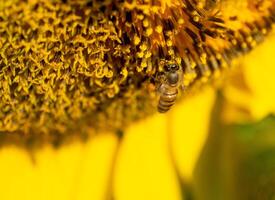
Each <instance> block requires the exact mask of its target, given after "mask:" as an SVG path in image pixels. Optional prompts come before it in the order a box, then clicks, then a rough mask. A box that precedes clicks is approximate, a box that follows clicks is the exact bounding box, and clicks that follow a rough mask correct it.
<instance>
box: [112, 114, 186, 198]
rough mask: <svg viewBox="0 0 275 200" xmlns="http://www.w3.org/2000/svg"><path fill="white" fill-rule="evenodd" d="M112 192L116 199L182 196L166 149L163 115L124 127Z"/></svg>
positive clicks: (165, 130)
mask: <svg viewBox="0 0 275 200" xmlns="http://www.w3.org/2000/svg"><path fill="white" fill-rule="evenodd" d="M114 196H115V199H117V200H129V199H131V200H141V199H142V200H147V199H148V200H151V199H158V200H161V199H163V200H167V199H169V200H179V199H182V198H181V193H180V188H179V184H178V180H177V177H176V174H175V171H174V168H173V165H172V162H171V157H170V152H169V149H168V144H167V121H166V116H165V115H160V114H158V115H155V116H153V117H152V118H148V119H145V120H144V121H143V122H140V123H137V124H135V125H133V126H131V127H130V128H129V129H128V130H127V132H126V135H125V138H124V140H123V143H122V144H121V147H120V153H119V155H118V158H117V165H116V168H115V178H114Z"/></svg>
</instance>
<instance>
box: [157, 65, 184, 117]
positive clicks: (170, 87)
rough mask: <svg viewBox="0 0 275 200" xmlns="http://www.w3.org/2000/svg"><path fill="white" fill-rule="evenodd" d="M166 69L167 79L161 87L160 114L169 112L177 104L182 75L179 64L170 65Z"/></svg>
mask: <svg viewBox="0 0 275 200" xmlns="http://www.w3.org/2000/svg"><path fill="white" fill-rule="evenodd" d="M165 68H166V71H167V73H166V79H165V81H164V82H163V83H162V84H161V85H160V87H159V92H160V97H159V102H158V112H160V113H165V112H167V111H168V110H170V108H171V107H172V106H173V105H174V104H175V101H176V99H177V95H178V88H179V83H180V80H181V75H182V73H181V70H180V69H179V66H178V65H177V64H168V65H166V66H165Z"/></svg>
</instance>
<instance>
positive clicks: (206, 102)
mask: <svg viewBox="0 0 275 200" xmlns="http://www.w3.org/2000/svg"><path fill="white" fill-rule="evenodd" d="M214 101H215V92H214V90H213V89H212V88H204V90H202V91H200V93H199V94H197V95H195V96H194V97H192V98H187V99H186V100H184V101H183V102H181V103H180V104H179V105H177V106H176V107H175V108H174V109H173V110H172V111H171V113H170V114H169V116H168V119H169V134H170V135H171V142H172V144H171V145H172V149H173V153H174V155H175V161H176V163H177V164H178V166H179V171H180V174H181V176H183V177H184V178H185V181H191V180H192V174H193V170H194V167H195V164H196V162H197V159H198V157H199V155H200V152H201V150H202V148H203V146H204V142H205V140H206V139H207V135H208V128H209V121H210V119H211V117H210V115H211V110H212V108H213V104H214Z"/></svg>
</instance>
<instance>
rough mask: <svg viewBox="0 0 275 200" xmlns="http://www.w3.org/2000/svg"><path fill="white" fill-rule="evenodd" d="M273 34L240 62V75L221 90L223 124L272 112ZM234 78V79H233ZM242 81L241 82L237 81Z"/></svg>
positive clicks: (274, 110)
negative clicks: (224, 103)
mask: <svg viewBox="0 0 275 200" xmlns="http://www.w3.org/2000/svg"><path fill="white" fill-rule="evenodd" d="M274 51H275V35H274V34H273V35H272V36H270V37H269V38H267V39H266V41H265V42H264V43H263V44H261V45H260V46H259V47H258V48H256V49H255V50H254V51H252V52H251V53H250V54H249V55H247V56H246V57H245V58H244V59H243V61H242V62H241V66H242V70H243V71H242V74H241V76H236V77H235V79H237V80H233V82H236V81H239V82H242V83H241V84H232V82H229V84H228V85H227V87H226V88H225V90H224V94H225V96H226V99H227V101H228V102H229V103H230V104H231V105H227V108H229V109H227V111H226V112H225V113H224V114H225V115H224V117H225V119H226V120H227V121H243V120H247V119H250V120H251V119H252V120H260V119H262V118H264V117H265V116H267V115H269V114H271V113H275V103H274V102H275V101H274V99H275V78H274V74H275V67H274V66H275V59H274ZM233 79H234V77H233ZM241 79H243V80H241Z"/></svg>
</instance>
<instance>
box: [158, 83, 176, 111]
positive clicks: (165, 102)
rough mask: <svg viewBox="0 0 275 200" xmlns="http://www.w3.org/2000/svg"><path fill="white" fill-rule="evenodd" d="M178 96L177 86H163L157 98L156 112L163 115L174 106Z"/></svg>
mask: <svg viewBox="0 0 275 200" xmlns="http://www.w3.org/2000/svg"><path fill="white" fill-rule="evenodd" d="M177 95H178V88H177V85H175V86H172V85H168V84H164V85H163V91H162V93H161V95H160V98H159V103H158V111H159V112H160V113H165V112H167V111H168V110H170V108H171V107H172V106H173V105H174V104H175V101H176V99H177Z"/></svg>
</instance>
